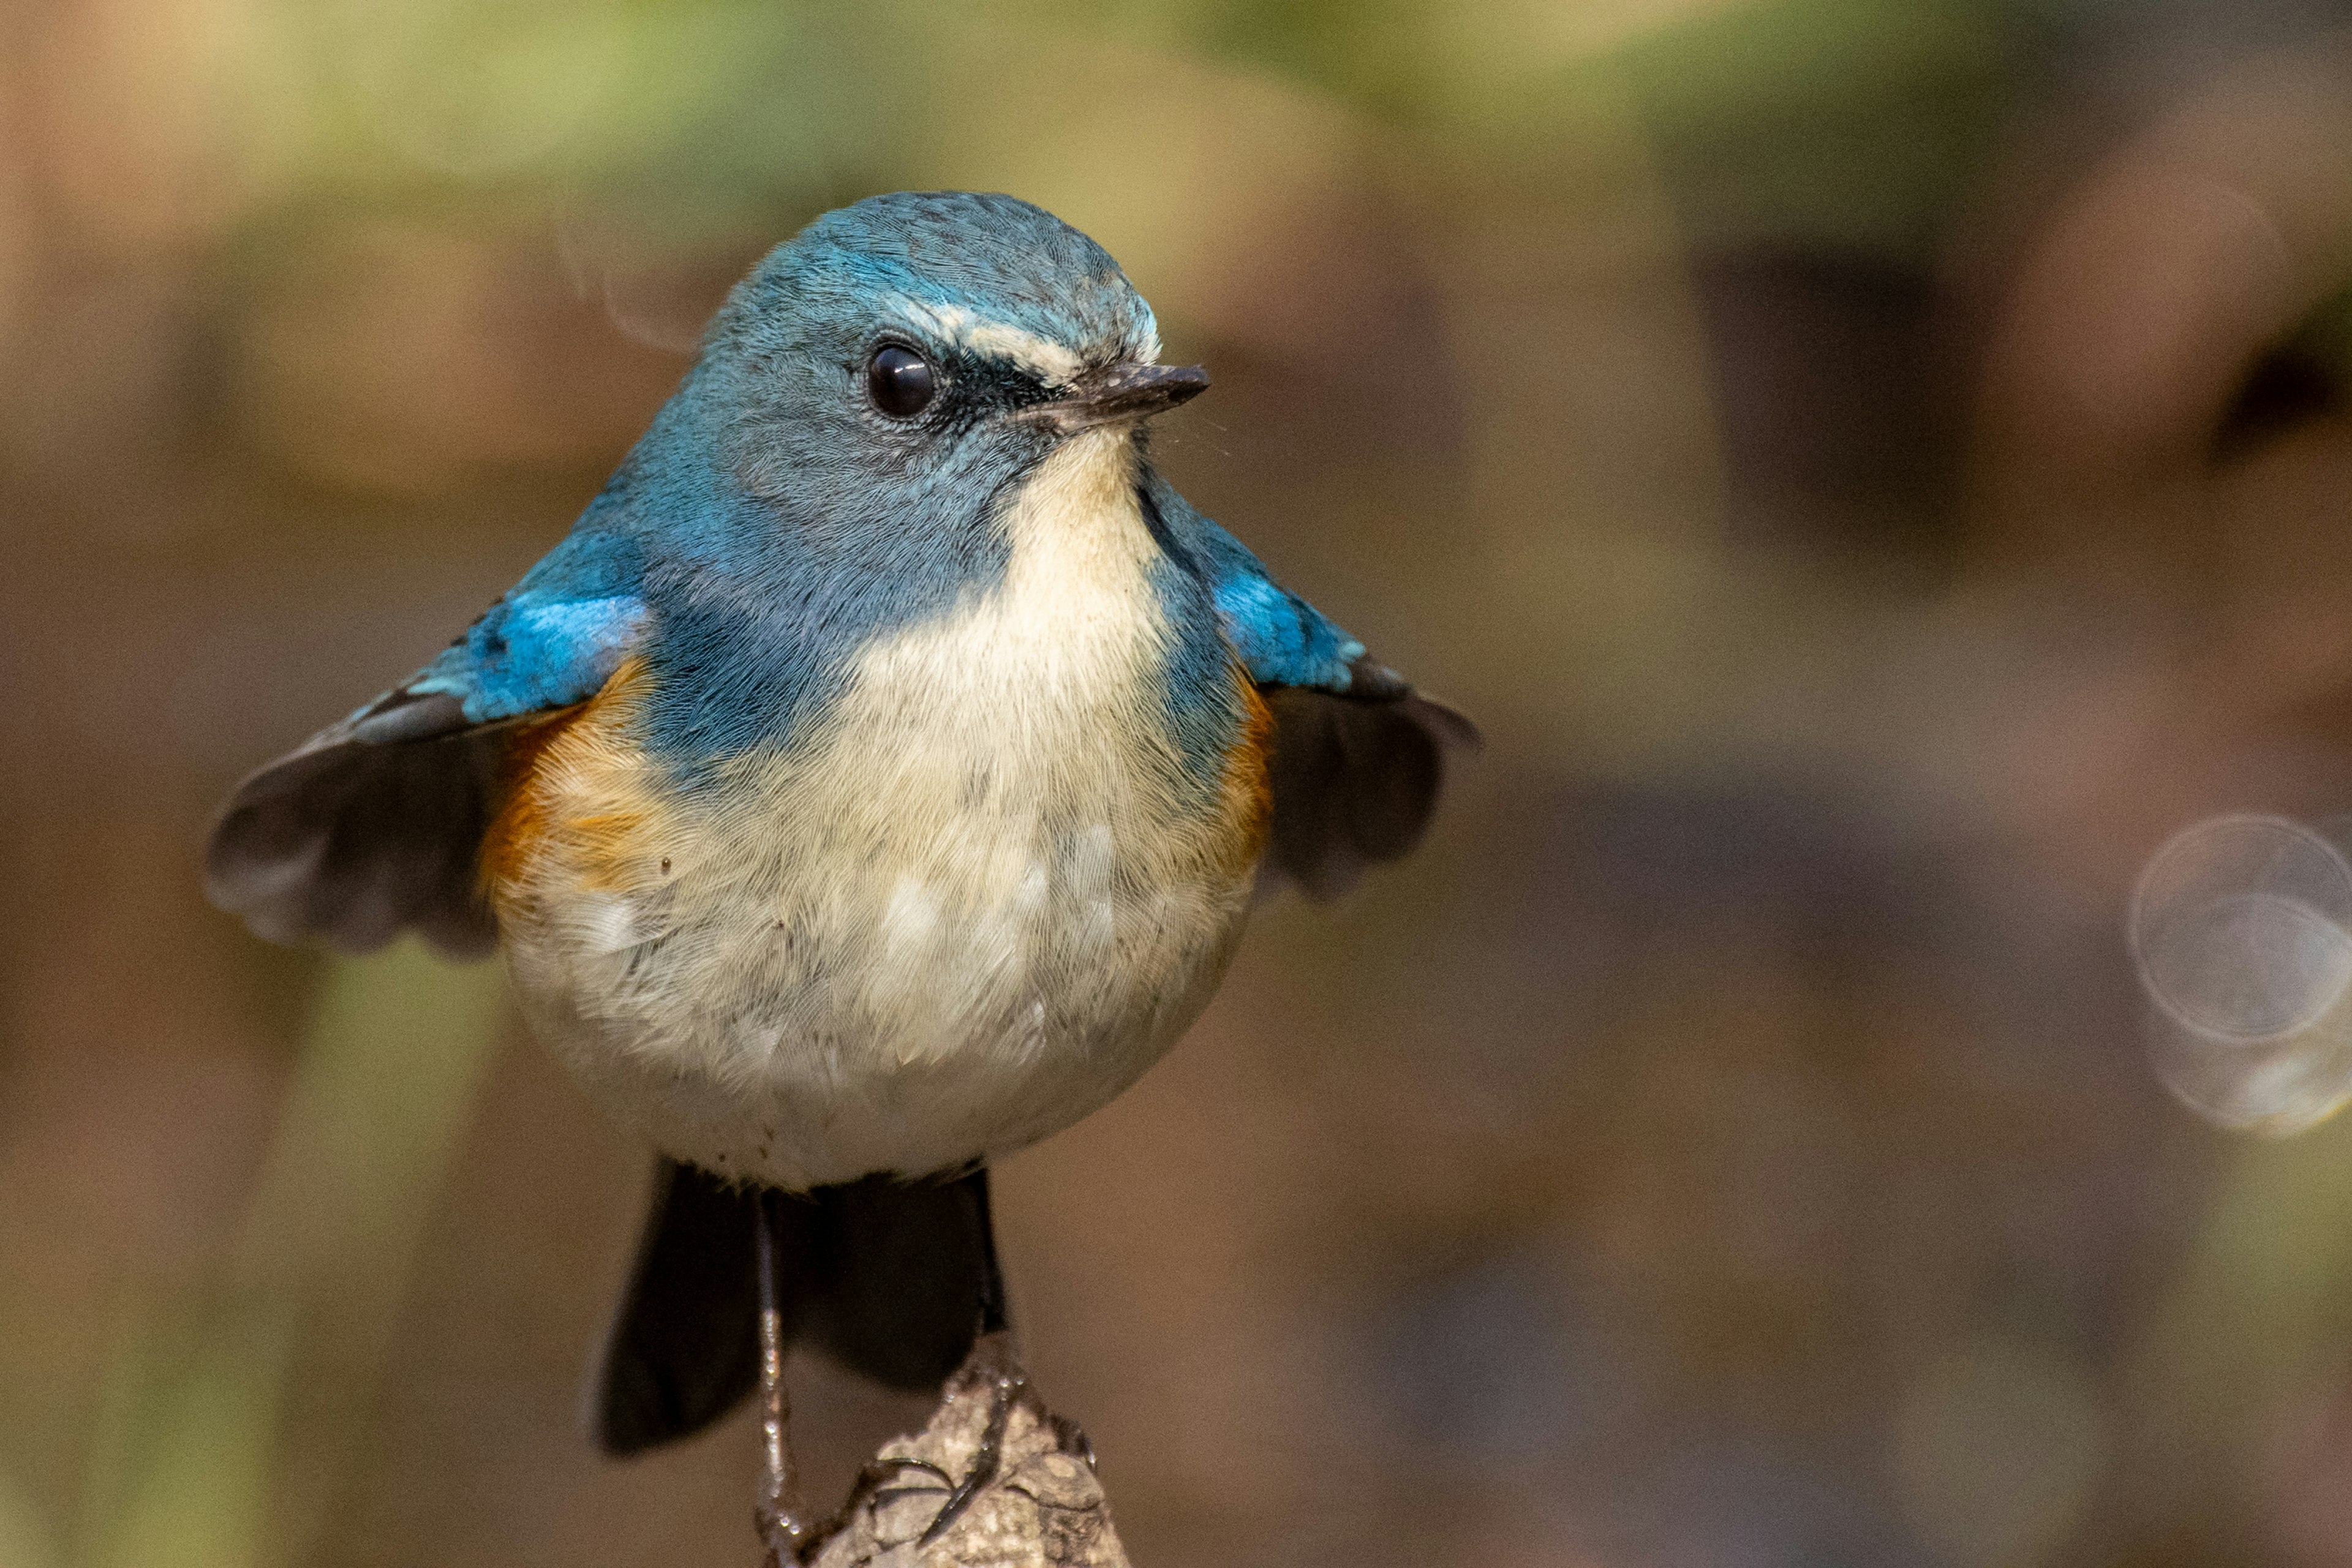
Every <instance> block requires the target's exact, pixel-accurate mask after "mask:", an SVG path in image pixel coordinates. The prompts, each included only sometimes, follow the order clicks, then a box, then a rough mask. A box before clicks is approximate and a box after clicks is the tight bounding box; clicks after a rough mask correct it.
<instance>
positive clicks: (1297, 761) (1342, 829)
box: [1264, 663, 1479, 899]
mask: <svg viewBox="0 0 2352 1568" xmlns="http://www.w3.org/2000/svg"><path fill="white" fill-rule="evenodd" d="M1356 672H1357V673H1356V679H1355V680H1354V681H1353V682H1352V684H1351V689H1350V690H1349V692H1345V693H1339V692H1331V691H1324V690H1320V689H1314V688H1310V687H1297V686H1286V687H1275V688H1270V689H1267V690H1266V692H1265V699H1266V705H1267V707H1268V708H1270V709H1271V710H1273V712H1274V742H1273V748H1272V755H1271V756H1270V757H1269V758H1268V760H1267V773H1268V782H1269V784H1271V786H1272V789H1273V794H1274V814H1273V824H1272V831H1271V833H1270V835H1269V837H1268V840H1267V844H1266V851H1265V862H1264V871H1265V875H1267V876H1269V877H1274V878H1277V879H1283V880H1287V881H1290V882H1294V883H1296V884H1297V886H1298V889H1299V890H1300V891H1302V892H1304V893H1305V894H1306V895H1307V897H1308V898H1311V899H1330V898H1336V897H1338V896H1339V894H1341V893H1344V892H1346V891H1347V890H1348V889H1349V888H1350V887H1352V886H1354V884H1355V881H1356V879H1357V878H1358V877H1360V876H1361V875H1362V874H1363V871H1364V868H1366V867H1368V866H1373V865H1378V864H1381V863H1382V862H1385V861H1389V860H1395V859H1399V858H1402V857H1403V856H1404V855H1406V854H1408V853H1410V852H1411V851H1412V848H1413V847H1414V846H1415V845H1417V844H1419V843H1420V842H1421V838H1422V835H1423V833H1425V832H1426V831H1427V830H1428V827H1429V821H1430V818H1431V816H1433V814H1434V813H1435V811H1436V809H1437V798H1438V795H1439V793H1440V792H1441V790H1442V789H1443V787H1444V780H1445V768H1446V762H1447V758H1448V757H1449V755H1450V754H1451V753H1454V752H1463V751H1471V750H1475V749H1476V747H1477V746H1478V744H1479V736H1478V730H1477V726H1475V724H1473V723H1471V722H1470V721H1469V720H1467V719H1465V718H1464V717H1463V716H1462V715H1461V714H1459V713H1457V712H1455V711H1454V710H1453V709H1451V708H1448V707H1446V706H1445V705H1444V704H1443V703H1440V702H1433V701H1431V700H1429V699H1428V698H1425V697H1422V696H1419V695H1416V694H1415V693H1414V692H1413V691H1412V689H1411V688H1409V687H1407V686H1406V685H1405V683H1404V682H1403V681H1402V679H1399V678H1398V677H1397V676H1396V674H1395V673H1394V672H1392V671H1391V670H1388V669H1385V668H1381V667H1380V666H1378V665H1373V664H1370V663H1360V664H1359V665H1358V666H1357V667H1356Z"/></svg>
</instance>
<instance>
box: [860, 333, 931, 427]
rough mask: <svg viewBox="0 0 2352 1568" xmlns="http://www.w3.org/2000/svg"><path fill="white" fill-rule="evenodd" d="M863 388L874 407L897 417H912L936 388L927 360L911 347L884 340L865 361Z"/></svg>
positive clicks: (927, 401) (927, 404)
mask: <svg viewBox="0 0 2352 1568" xmlns="http://www.w3.org/2000/svg"><path fill="white" fill-rule="evenodd" d="M866 391H867V392H869V393H872V394H873V395H874V406H875V407H877V408H879V409H880V410H881V411H882V412H883V413H885V414H887V415H889V416H892V417H893V418H897V419H912V418H913V417H914V416H916V415H918V414H920V413H921V412H922V411H923V410H924V409H926V408H928V407H929V406H930V402H931V395H932V394H933V393H935V392H936V391H938V387H937V385H936V384H935V383H934V382H933V380H932V377H931V363H930V361H929V360H927V359H925V358H924V357H923V356H922V355H920V354H919V353H916V352H915V351H914V350H912V349H908V348H901V347H899V346H898V344H897V343H884V344H883V345H882V346H881V347H880V348H878V349H876V350H875V351H874V357H873V358H872V359H870V360H867V361H866Z"/></svg>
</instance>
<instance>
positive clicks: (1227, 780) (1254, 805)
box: [1222, 664, 1274, 875]
mask: <svg viewBox="0 0 2352 1568" xmlns="http://www.w3.org/2000/svg"><path fill="white" fill-rule="evenodd" d="M1234 684H1236V685H1237V686H1239V687H1240V688H1241V693H1242V709H1243V712H1244V718H1243V720H1242V732H1241V735H1240V736H1239V738H1237V739H1236V740H1235V741H1234V745H1233V750H1231V751H1229V752H1226V753H1225V771H1224V778H1223V791H1222V794H1223V805H1224V819H1225V821H1226V822H1227V823H1228V824H1230V825H1231V830H1232V832H1233V835H1234V837H1233V841H1232V849H1231V854H1232V858H1231V859H1230V860H1229V861H1228V862H1227V864H1228V866H1229V867H1230V868H1232V870H1233V871H1234V874H1235V875H1240V874H1241V873H1243V872H1245V871H1247V870H1248V869H1249V868H1250V867H1251V866H1252V865H1254V864H1255V863H1256V860H1257V858H1258V853H1259V852H1260V851H1261V850H1263V849H1264V848H1265V835H1266V828H1267V826H1268V825H1269V823H1270V822H1271V821H1272V819H1273V815H1274V786H1273V784H1272V783H1271V781H1270V780H1269V778H1268V776H1267V773H1266V765H1265V763H1266V752H1267V748H1268V746H1269V744H1270V742H1272V741H1273V739H1274V710H1272V709H1270V708H1268V707H1267V706H1266V705H1265V698H1264V697H1262V696H1260V695H1259V694H1258V689H1257V682H1256V681H1255V680H1252V679H1250V678H1249V672H1248V671H1247V670H1245V669H1244V668H1242V667H1241V666H1240V665H1238V664H1236V665H1234Z"/></svg>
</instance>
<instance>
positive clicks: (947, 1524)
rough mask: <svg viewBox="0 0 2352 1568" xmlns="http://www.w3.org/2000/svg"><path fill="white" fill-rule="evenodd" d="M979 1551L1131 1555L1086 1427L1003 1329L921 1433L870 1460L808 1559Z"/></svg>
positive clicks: (1050, 1561)
mask: <svg viewBox="0 0 2352 1568" xmlns="http://www.w3.org/2000/svg"><path fill="white" fill-rule="evenodd" d="M975 1532H976V1533H975ZM974 1554H979V1555H982V1556H985V1557H986V1558H987V1560H988V1561H991V1562H1001V1563H1017V1564H1024V1565H1026V1564H1035V1565H1037V1568H1063V1565H1065V1564H1069V1565H1072V1568H1077V1565H1081V1564H1082V1565H1084V1568H1126V1563H1127V1559H1126V1556H1125V1554H1124V1553H1123V1552H1121V1551H1120V1549H1119V1545H1118V1535H1117V1533H1116V1532H1115V1531H1113V1530H1112V1529H1111V1526H1110V1514H1109V1505H1108V1503H1107V1502H1106V1501H1105V1500H1103V1496H1102V1489H1101V1486H1100V1485H1099V1483H1098V1482H1097V1480H1096V1479H1095V1472H1094V1450H1093V1448H1092V1447H1090V1446H1089V1445H1088V1444H1087V1438H1086V1434H1085V1433H1084V1432H1082V1431H1080V1430H1079V1429H1078V1427H1077V1426H1076V1423H1074V1422H1071V1421H1067V1420H1065V1419H1063V1418H1062V1417H1060V1416H1057V1415H1055V1414H1053V1412H1051V1411H1049V1410H1048V1409H1046V1408H1045V1402H1044V1401H1043V1400H1042V1399H1040V1398H1039V1397H1038V1396H1037V1394H1036V1392H1035V1391H1034V1389H1033V1388H1032V1387H1031V1386H1030V1383H1029V1378H1028V1374H1027V1373H1025V1372H1024V1371H1023V1370H1022V1368H1021V1367H1020V1365H1019V1363H1017V1362H1016V1361H1015V1360H1014V1358H1013V1350H1012V1345H1011V1343H1010V1340H1009V1337H1008V1336H1006V1335H1004V1334H1002V1333H995V1334H987V1335H983V1336H982V1339H981V1341H980V1343H979V1344H977V1345H975V1346H974V1347H973V1349H972V1353H971V1356H970V1357H969V1358H968V1359H967V1360H966V1361H965V1363H964V1364H963V1366H962V1368H961V1370H959V1371H958V1372H957V1373H956V1374H955V1376H953V1377H952V1378H950V1379H949V1380H948V1385H947V1389H946V1396H945V1398H943V1399H942V1400H941V1402H940V1407H939V1409H938V1411H937V1412H936V1413H935V1414H934V1415H932V1417H931V1420H930V1424H929V1426H927V1427H926V1428H925V1430H924V1431H922V1432H921V1433H919V1434H917V1435H915V1436H908V1437H901V1438H898V1439H897V1440H895V1441H893V1442H892V1443H890V1444H889V1445H888V1446H887V1447H885V1448H884V1449H883V1450H882V1453H881V1454H880V1456H878V1457H877V1458H876V1459H875V1460H874V1462H873V1463H871V1464H869V1465H868V1466H866V1471H865V1474H864V1475H862V1476H861V1477H860V1478H859V1479H858V1484H857V1488H856V1490H855V1491H853V1492H852V1493H851V1494H850V1498H849V1500H848V1502H847V1503H846V1505H845V1507H844V1508H843V1510H842V1511H841V1513H840V1514H839V1515H838V1516H836V1518H835V1520H834V1521H832V1522H831V1524H830V1527H829V1528H828V1529H827V1530H826V1531H824V1533H823V1537H822V1540H821V1542H820V1544H819V1545H818V1546H817V1547H816V1548H815V1551H814V1555H813V1556H812V1557H810V1558H809V1559H808V1561H809V1563H811V1564H812V1568H878V1565H879V1563H882V1562H885V1561H887V1562H889V1563H907V1564H909V1565H910V1568H911V1565H918V1564H919V1565H920V1568H943V1565H945V1564H948V1563H959V1562H963V1561H968V1560H969V1559H970V1558H971V1556H973V1555H974ZM788 1568H789V1565H788Z"/></svg>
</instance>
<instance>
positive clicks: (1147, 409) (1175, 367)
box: [1031, 364, 1209, 434]
mask: <svg viewBox="0 0 2352 1568" xmlns="http://www.w3.org/2000/svg"><path fill="white" fill-rule="evenodd" d="M1208 390H1209V373H1208V372H1207V371H1205V370H1202V368H1201V367H1200V366H1199V365H1197V364H1115V365H1110V366H1108V367H1107V368H1105V369H1102V370H1090V371H1088V372H1087V374H1084V375H1082V376H1080V377H1078V379H1077V380H1076V381H1074V382H1072V383H1071V384H1070V389H1069V391H1068V392H1066V393H1065V394H1064V395H1062V396H1060V397H1057V398H1055V400H1054V401H1053V402H1051V403H1041V404H1038V405H1035V406H1034V408H1033V409H1032V410H1031V412H1032V413H1034V414H1037V415H1039V416H1043V417H1045V418H1048V419H1051V420H1052V421H1053V422H1054V423H1055V425H1057V426H1060V427H1061V429H1062V431H1063V433H1064V434H1070V433H1073V432H1076V431H1079V430H1085V429H1087V428H1089V427H1091V426H1097V425H1131V424H1133V423H1135V422H1136V421H1138V420H1141V419H1149V418H1150V417H1151V416H1153V415H1155V414H1165V413H1167V412H1168V411H1169V410H1170V409H1171V408H1173V407H1175V406H1176V405H1178V404H1180V403H1189V402H1191V401H1192V399H1193V398H1195V397H1198V396H1200V395H1201V394H1202V393H1204V392H1206V391H1208Z"/></svg>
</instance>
